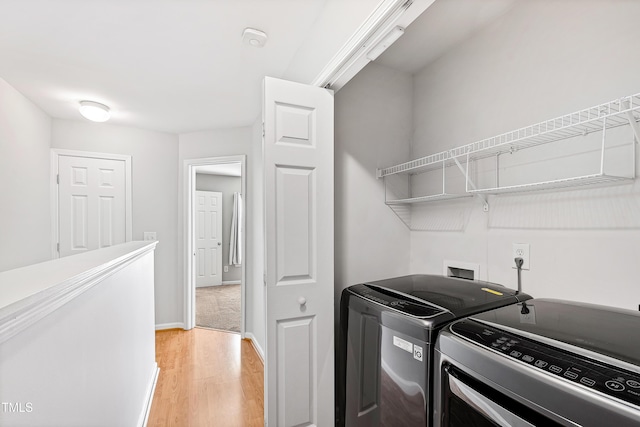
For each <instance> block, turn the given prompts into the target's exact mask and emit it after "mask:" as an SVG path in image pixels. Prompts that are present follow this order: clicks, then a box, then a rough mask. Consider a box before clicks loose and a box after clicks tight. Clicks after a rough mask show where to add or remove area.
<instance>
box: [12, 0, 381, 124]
mask: <svg viewBox="0 0 640 427" xmlns="http://www.w3.org/2000/svg"><path fill="white" fill-rule="evenodd" d="M379 1H380V0H56V1H51V0H2V1H1V2H0V77H1V78H3V79H5V80H6V81H7V82H8V83H9V84H11V85H12V86H13V87H15V88H16V89H17V90H18V91H20V92H21V93H22V94H24V95H25V96H26V97H28V98H29V99H31V100H32V101H33V102H34V103H35V104H37V105H38V106H40V107H41V108H42V109H43V110H44V111H45V112H46V113H48V114H49V115H51V116H52V117H55V118H63V119H76V120H82V119H81V118H80V116H79V113H78V110H77V103H78V101H80V100H84V99H88V100H93V101H97V102H101V103H104V104H107V105H109V106H110V107H111V109H112V119H111V121H110V122H109V123H112V124H119V125H126V126H134V127H138V128H143V129H149V130H158V131H164V132H171V133H185V132H191V131H198V130H205V129H216V128H226V127H234V126H247V125H250V124H252V123H253V121H254V120H255V119H256V118H257V117H258V116H259V114H260V100H261V82H262V77H263V76H265V75H268V76H272V77H282V78H288V79H292V80H295V81H300V82H305V83H309V82H311V81H312V80H313V79H314V78H315V77H316V76H317V75H318V74H319V73H320V71H321V70H322V68H323V67H324V66H325V65H326V64H327V63H328V62H329V60H330V59H331V58H332V57H333V55H334V54H335V53H336V52H337V51H338V50H339V49H340V47H342V46H343V45H344V44H345V43H346V41H347V40H348V38H349V37H350V36H351V35H352V34H353V33H354V32H355V31H356V29H357V28H358V26H359V25H360V24H361V23H362V22H363V21H364V20H365V19H366V18H367V16H368V15H369V14H370V13H371V11H372V10H374V9H375V7H376V6H377V4H378V3H379ZM245 27H254V28H257V29H260V30H263V31H265V32H266V33H267V34H268V37H269V38H268V41H267V44H266V46H265V47H264V48H263V49H256V48H253V47H250V46H247V45H243V44H242V42H241V36H242V31H243V29H244V28H245Z"/></svg>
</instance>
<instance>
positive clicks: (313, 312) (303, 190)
mask: <svg viewBox="0 0 640 427" xmlns="http://www.w3.org/2000/svg"><path fill="white" fill-rule="evenodd" d="M263 114H264V173H265V233H266V236H265V242H266V245H265V246H266V262H265V266H266V274H265V277H266V286H267V288H266V294H267V295H266V304H267V305H266V323H267V331H266V332H267V340H266V347H267V349H266V362H265V390H266V395H265V411H266V414H265V419H266V421H267V424H268V425H270V426H274V427H275V426H278V427H287V426H331V425H334V424H335V409H334V408H335V404H334V341H333V330H334V312H333V305H334V304H333V298H334V296H333V295H334V286H333V239H334V237H333V93H332V92H331V91H329V90H326V89H322V88H319V87H314V86H307V85H302V84H298V83H292V82H288V81H284V80H278V79H273V78H266V79H265V81H264V106H263Z"/></svg>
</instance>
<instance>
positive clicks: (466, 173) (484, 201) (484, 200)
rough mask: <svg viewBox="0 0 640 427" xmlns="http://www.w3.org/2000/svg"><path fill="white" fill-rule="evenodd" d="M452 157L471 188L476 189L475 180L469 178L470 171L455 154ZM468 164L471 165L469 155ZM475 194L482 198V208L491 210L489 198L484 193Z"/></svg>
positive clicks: (487, 210)
mask: <svg viewBox="0 0 640 427" xmlns="http://www.w3.org/2000/svg"><path fill="white" fill-rule="evenodd" d="M451 158H452V159H453V161H454V162H455V163H456V166H458V169H460V172H462V174H463V175H464V177H465V179H466V181H467V183H468V184H470V185H471V188H473V189H474V190H476V189H477V188H476V185H475V184H474V183H473V181H471V179H470V178H469V171H468V169H465V168H463V167H462V165H461V164H460V161H459V160H458V158H457V157H455V156H453V155H452V156H451ZM467 165H469V158H468V157H467ZM474 195H475V196H477V197H478V198H479V199H480V200H482V209H483V210H484V211H485V212H489V202H488V201H487V198H486V197H485V196H484V195H482V194H474Z"/></svg>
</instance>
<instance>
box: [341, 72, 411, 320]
mask: <svg viewBox="0 0 640 427" xmlns="http://www.w3.org/2000/svg"><path fill="white" fill-rule="evenodd" d="M412 117H413V116H412V79H411V75H409V74H407V73H403V72H399V71H395V70H392V69H390V68H386V67H383V66H380V65H377V64H375V63H372V64H370V65H368V66H367V67H366V68H365V69H364V70H362V71H361V72H360V73H359V74H358V75H357V76H356V77H355V78H354V79H352V80H351V81H350V82H349V83H348V84H347V85H345V86H344V87H343V88H342V89H341V90H340V91H339V92H338V93H337V94H336V96H335V298H336V300H335V308H336V315H337V313H338V310H339V305H340V304H339V301H340V293H341V292H342V290H343V289H344V288H346V287H347V286H350V285H354V284H357V283H361V282H363V281H367V280H376V279H382V278H387V277H393V276H398V275H404V274H408V273H409V230H408V229H407V228H406V227H405V226H404V224H403V223H402V222H401V221H400V220H399V219H398V218H397V217H396V215H395V213H394V212H393V211H391V209H389V208H388V207H387V206H386V205H385V204H384V200H385V199H384V186H383V182H382V180H379V179H377V178H376V168H379V167H385V166H389V165H392V164H395V163H399V162H402V161H405V159H406V158H407V157H408V156H409V142H410V140H411V132H412V129H413V124H412Z"/></svg>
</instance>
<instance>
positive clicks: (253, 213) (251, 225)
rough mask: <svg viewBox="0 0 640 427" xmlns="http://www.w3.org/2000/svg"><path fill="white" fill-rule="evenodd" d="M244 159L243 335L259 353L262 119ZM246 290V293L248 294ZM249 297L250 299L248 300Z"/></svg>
mask: <svg viewBox="0 0 640 427" xmlns="http://www.w3.org/2000/svg"><path fill="white" fill-rule="evenodd" d="M248 157H250V158H249V159H248V164H249V165H250V166H249V169H250V176H249V177H248V180H247V192H248V193H249V194H250V195H251V199H250V200H249V201H248V202H246V205H245V206H246V210H245V212H246V214H247V234H246V235H247V248H246V253H247V255H251V258H250V262H248V264H247V278H248V279H247V310H246V313H247V331H250V332H251V334H252V335H253V338H255V342H256V343H257V344H258V346H259V349H260V350H261V351H262V354H261V356H262V357H263V358H264V349H265V348H266V343H267V342H266V339H267V338H266V333H267V332H266V317H265V316H266V314H265V308H266V301H265V293H264V289H265V287H264V276H263V274H264V250H265V243H264V166H263V163H262V160H263V154H262V118H261V117H258V119H256V121H255V123H254V124H253V126H252V127H251V155H250V156H248ZM249 290H250V291H249ZM249 295H250V297H249Z"/></svg>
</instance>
